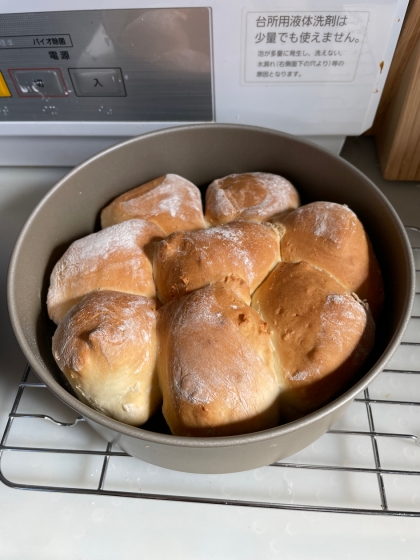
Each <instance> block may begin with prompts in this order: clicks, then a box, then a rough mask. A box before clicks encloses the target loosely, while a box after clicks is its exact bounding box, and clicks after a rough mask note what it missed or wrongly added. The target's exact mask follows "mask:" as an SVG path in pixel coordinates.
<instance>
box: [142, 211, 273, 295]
mask: <svg viewBox="0 0 420 560" xmlns="http://www.w3.org/2000/svg"><path fill="white" fill-rule="evenodd" d="M155 249H156V251H155V255H154V259H153V270H154V278H155V282H156V287H157V292H158V296H159V298H160V299H161V301H163V302H168V301H170V300H171V299H173V298H176V297H180V296H183V295H184V294H187V293H188V292H191V291H193V290H196V289H198V288H201V287H203V286H205V285H206V284H209V283H210V282H216V281H221V280H224V279H225V278H226V277H227V276H231V275H234V276H236V277H239V278H241V279H242V280H243V281H244V282H245V283H243V285H242V288H243V291H242V297H243V299H244V301H246V302H248V303H249V290H251V293H252V292H253V291H254V290H255V288H256V287H257V286H258V285H259V284H260V283H261V282H262V281H263V280H264V278H265V277H266V276H267V274H268V273H269V272H270V270H271V269H272V268H274V266H275V265H276V264H277V262H278V261H279V260H280V254H279V234H278V231H277V229H276V228H275V227H274V226H273V225H272V224H258V223H253V222H230V223H229V224H225V225H223V226H219V227H214V228H209V229H206V230H197V231H191V232H176V233H173V234H172V235H170V236H169V237H167V238H166V239H164V240H163V241H160V242H159V243H158V244H157V245H156V248H155Z"/></svg>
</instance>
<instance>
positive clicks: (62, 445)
mask: <svg viewBox="0 0 420 560" xmlns="http://www.w3.org/2000/svg"><path fill="white" fill-rule="evenodd" d="M406 229H407V232H408V234H409V236H410V238H411V240H412V249H413V252H414V258H415V262H416V280H417V288H416V300H415V304H414V308H413V315H412V317H411V321H410V324H409V327H408V329H407V332H406V334H405V336H404V339H403V342H402V343H401V345H400V347H399V349H398V350H397V352H396V355H395V356H394V357H393V358H392V360H391V362H390V363H389V369H385V370H384V371H383V373H382V374H381V375H380V376H379V377H378V378H377V379H376V380H375V381H374V382H373V383H372V384H371V386H370V387H369V388H368V389H365V391H363V393H361V394H359V395H358V397H357V398H356V399H355V401H354V402H353V403H352V405H351V407H350V408H349V410H348V412H347V413H346V414H345V415H344V417H343V418H342V419H341V420H340V421H339V422H338V423H337V424H336V425H335V427H334V429H332V430H330V431H329V432H327V433H326V434H325V435H324V436H322V437H321V438H320V439H319V440H318V441H317V442H315V443H314V444H312V446H309V447H308V448H306V449H304V450H303V451H301V452H299V453H298V454H296V455H294V456H293V457H291V458H289V459H288V460H287V461H279V462H277V463H274V464H272V465H270V466H267V467H264V468H261V469H257V470H255V471H247V472H245V473H235V474H228V475H195V474H186V473H178V472H174V471H170V470H167V469H162V468H159V467H155V466H152V465H147V464H146V463H143V462H142V461H139V460H137V459H133V458H132V457H130V456H129V455H127V454H126V453H124V452H122V451H120V450H119V449H118V448H115V447H113V445H112V444H111V443H106V442H104V440H102V439H101V438H100V437H99V436H98V435H97V434H96V433H94V432H93V431H92V430H91V428H90V427H89V426H88V425H87V423H86V422H85V420H84V419H83V418H82V417H75V413H73V411H70V410H69V409H68V408H67V407H66V406H65V405H63V404H62V403H61V402H60V401H58V399H56V398H55V397H54V396H53V395H52V394H51V393H50V392H49V390H48V389H47V387H46V386H45V385H44V384H43V383H41V382H39V381H38V380H37V378H36V377H35V376H34V374H33V373H32V372H31V369H30V367H29V366H27V367H26V369H25V372H24V375H23V378H22V381H21V383H20V385H19V389H18V391H17V395H16V398H15V401H14V404H13V407H12V410H11V412H10V414H9V418H8V421H7V425H6V428H5V431H4V434H3V437H2V440H1V444H0V480H1V481H2V482H3V483H4V484H6V485H7V486H9V487H11V488H16V489H22V490H35V491H45V492H63V493H72V494H91V495H105V496H114V497H116V496H118V497H126V498H138V499H149V500H170V501H180V502H193V503H206V504H219V505H227V506H245V507H246V506H248V507H259V508H271V509H292V510H303V511H317V512H331V513H352V514H370V515H387V516H407V517H408V516H409V517H420V438H419V435H420V401H419V400H418V399H419V398H420V291H419V287H420V274H419V272H420V229H419V228H416V227H412V226H406ZM416 399H417V400H416ZM69 415H71V416H73V417H70V418H69ZM57 416H58V417H59V418H61V419H60V420H57ZM67 420H68V421H67ZM28 454H29V455H30V456H29V457H28Z"/></svg>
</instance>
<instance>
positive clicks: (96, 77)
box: [69, 68, 126, 97]
mask: <svg viewBox="0 0 420 560" xmlns="http://www.w3.org/2000/svg"><path fill="white" fill-rule="evenodd" d="M69 72H70V77H71V80H72V82H73V86H74V91H75V93H76V95H77V96H78V97H125V96H126V93H125V87H124V80H123V77H122V73H121V70H120V69H119V68H69Z"/></svg>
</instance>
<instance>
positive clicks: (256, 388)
mask: <svg viewBox="0 0 420 560" xmlns="http://www.w3.org/2000/svg"><path fill="white" fill-rule="evenodd" d="M234 282H235V281H234V280H231V279H230V280H229V281H228V282H227V283H224V282H217V283H215V284H211V285H208V286H206V287H205V288H202V289H200V290H197V291H195V292H193V293H191V294H189V295H187V296H184V297H182V298H179V299H176V300H174V301H172V302H171V303H168V304H167V305H165V306H163V307H162V308H161V309H160V310H159V312H158V333H159V353H158V371H159V379H160V384H161V387H162V392H163V414H164V416H165V419H166V421H167V423H168V425H169V427H170V429H171V432H172V433H173V434H175V435H181V436H225V435H237V434H243V433H249V432H256V431H260V430H264V429H268V428H271V427H274V426H276V425H277V423H278V418H279V407H278V395H279V390H280V385H279V383H278V380H277V376H276V374H275V372H274V369H273V363H272V350H271V344H270V335H269V334H268V333H267V328H266V324H265V323H264V321H263V320H262V319H261V317H260V316H259V315H258V313H256V312H255V311H254V310H253V309H251V308H250V307H249V306H247V305H246V304H244V302H243V301H242V300H241V299H240V298H238V297H237V295H236V294H235V292H234V291H233V290H232V289H231V286H232V283H234Z"/></svg>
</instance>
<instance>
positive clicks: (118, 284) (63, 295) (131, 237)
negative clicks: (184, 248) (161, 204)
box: [47, 220, 165, 324]
mask: <svg viewBox="0 0 420 560" xmlns="http://www.w3.org/2000/svg"><path fill="white" fill-rule="evenodd" d="M163 237H165V233H164V232H163V230H162V229H161V228H160V227H159V226H157V225H156V224H152V223H151V222H146V221H145V220H130V221H127V222H123V223H121V224H117V225H115V226H112V227H109V228H107V229H105V230H102V231H99V232H98V233H93V234H91V235H88V236H86V237H83V238H82V239H79V240H78V241H75V242H74V243H72V245H70V247H69V248H68V249H67V251H66V252H65V253H64V255H63V256H62V257H61V259H60V260H59V261H58V262H57V264H56V265H55V267H54V270H53V272H52V274H51V283H50V288H49V290H48V296H47V307H48V314H49V316H50V318H51V319H52V320H53V321H54V322H55V323H57V324H58V323H59V322H60V321H61V319H62V318H63V317H64V315H65V314H66V313H67V311H68V310H69V309H71V307H73V305H75V304H76V303H77V302H78V301H80V300H81V299H82V297H83V296H84V295H86V294H88V293H89V292H91V291H93V290H98V289H101V290H117V291H120V292H127V293H131V294H137V295H142V296H146V297H154V296H155V294H156V290H155V284H154V282H153V274H152V264H151V253H152V252H153V248H152V245H153V243H154V242H155V241H159V240H160V239H162V238H163Z"/></svg>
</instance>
